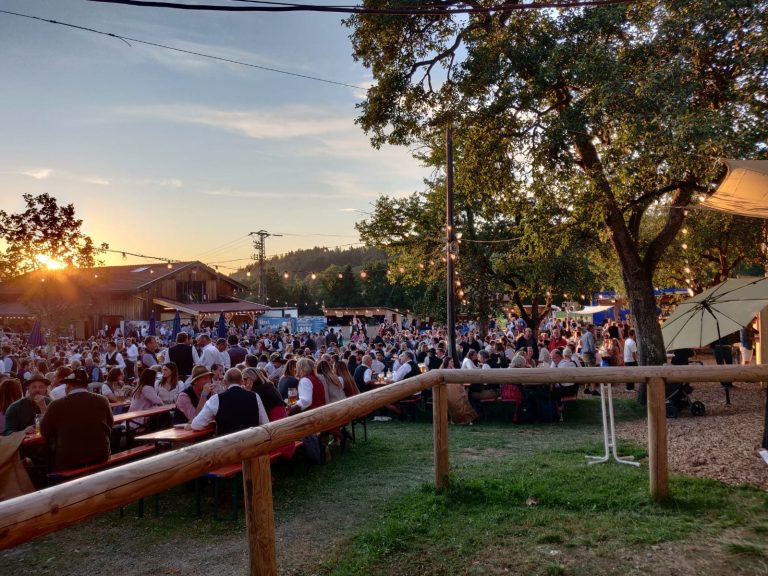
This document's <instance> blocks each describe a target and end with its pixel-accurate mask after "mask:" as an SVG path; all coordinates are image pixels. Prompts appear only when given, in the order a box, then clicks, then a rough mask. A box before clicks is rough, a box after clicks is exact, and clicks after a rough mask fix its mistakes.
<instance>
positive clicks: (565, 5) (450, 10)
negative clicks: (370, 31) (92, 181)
mask: <svg viewBox="0 0 768 576" xmlns="http://www.w3.org/2000/svg"><path fill="white" fill-rule="evenodd" d="M88 1H89V2H98V3H102V4H123V5H127V6H139V7H143V8H172V9H176V10H194V11H213V12H329V13H336V14H382V15H394V16H419V15H429V16H449V15H451V14H490V13H501V12H515V11H519V10H543V9H565V10H567V9H574V8H590V7H595V6H608V5H612V4H633V3H635V2H636V1H637V0H574V1H569V2H530V3H527V4H511V3H507V2H505V3H503V4H499V5H495V6H469V5H467V4H463V3H457V4H456V5H455V6H452V7H446V5H445V4H444V3H441V4H434V5H422V6H398V7H387V8H368V7H365V6H360V5H356V6H333V5H316V4H284V3H278V2H259V3H258V4H259V5H258V6H231V5H223V4H185V3H182V2H155V1H151V0H88ZM249 3H250V4H256V2H249Z"/></svg>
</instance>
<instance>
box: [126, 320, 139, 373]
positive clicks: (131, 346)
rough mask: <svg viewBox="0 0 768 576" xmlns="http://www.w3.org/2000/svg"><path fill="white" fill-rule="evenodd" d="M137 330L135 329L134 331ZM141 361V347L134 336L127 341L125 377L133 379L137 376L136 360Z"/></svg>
mask: <svg viewBox="0 0 768 576" xmlns="http://www.w3.org/2000/svg"><path fill="white" fill-rule="evenodd" d="M134 332H135V331H134ZM138 361H139V347H138V346H136V342H135V341H134V339H133V338H128V339H127V340H126V341H125V377H126V379H128V380H131V379H133V378H135V377H136V362H138Z"/></svg>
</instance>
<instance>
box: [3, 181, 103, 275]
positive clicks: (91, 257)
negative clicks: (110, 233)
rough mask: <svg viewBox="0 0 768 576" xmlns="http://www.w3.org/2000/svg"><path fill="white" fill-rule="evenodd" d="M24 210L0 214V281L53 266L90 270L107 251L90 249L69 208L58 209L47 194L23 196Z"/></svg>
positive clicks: (56, 204) (80, 224) (88, 238)
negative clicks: (2, 246)
mask: <svg viewBox="0 0 768 576" xmlns="http://www.w3.org/2000/svg"><path fill="white" fill-rule="evenodd" d="M23 197H24V201H25V202H26V205H27V207H26V210H24V212H21V213H19V214H8V213H7V212H5V211H4V210H0V239H2V240H4V241H5V244H6V248H5V252H4V253H3V254H2V255H0V279H3V280H7V279H9V278H12V277H14V276H18V275H20V274H24V273H26V272H30V271H32V270H36V269H38V268H43V267H45V266H46V265H47V263H48V262H56V263H60V264H63V265H66V266H71V267H77V268H90V267H92V266H94V265H95V264H96V263H97V260H96V256H97V255H98V254H99V253H100V252H101V251H103V250H105V249H107V248H109V246H108V245H107V244H102V245H101V246H100V247H98V248H97V247H95V246H94V245H93V240H91V237H90V236H88V235H86V234H83V233H82V231H81V229H80V228H81V226H82V223H83V221H82V220H80V219H78V218H76V217H75V207H74V205H72V204H67V205H66V206H59V204H58V202H57V200H56V198H54V197H53V196H50V195H48V194H41V195H39V196H32V195H31V194H24V196H23Z"/></svg>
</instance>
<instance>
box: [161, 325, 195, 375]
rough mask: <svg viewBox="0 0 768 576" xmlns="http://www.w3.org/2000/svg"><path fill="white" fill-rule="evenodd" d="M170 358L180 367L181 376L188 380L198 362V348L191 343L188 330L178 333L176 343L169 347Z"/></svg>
mask: <svg viewBox="0 0 768 576" xmlns="http://www.w3.org/2000/svg"><path fill="white" fill-rule="evenodd" d="M168 359H169V360H170V361H171V362H174V363H175V364H176V366H177V367H178V369H179V378H181V379H182V380H186V378H187V376H189V375H190V374H192V367H193V366H194V365H195V364H197V350H195V349H194V347H192V346H190V345H189V335H188V334H187V333H186V332H179V333H178V334H176V344H175V345H174V346H171V347H170V348H168Z"/></svg>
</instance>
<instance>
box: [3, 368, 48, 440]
mask: <svg viewBox="0 0 768 576" xmlns="http://www.w3.org/2000/svg"><path fill="white" fill-rule="evenodd" d="M50 383H51V381H50V380H48V378H46V377H45V376H43V375H42V374H39V373H36V374H32V376H31V377H30V379H29V381H28V382H27V393H26V395H25V396H24V397H23V398H19V399H18V400H16V401H15V402H13V403H12V404H11V405H10V406H8V408H7V410H6V411H5V427H4V429H3V435H4V436H8V435H9V434H11V433H13V432H21V431H22V430H24V431H26V432H27V433H33V432H34V431H35V428H34V426H35V416H37V415H41V414H44V413H45V410H46V408H47V406H48V404H50V403H51V402H53V400H51V399H50V398H49V397H48V396H46V393H47V392H48V386H49V385H50Z"/></svg>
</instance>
